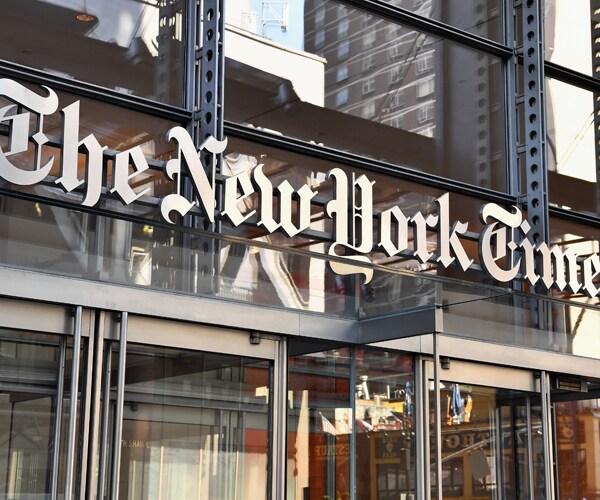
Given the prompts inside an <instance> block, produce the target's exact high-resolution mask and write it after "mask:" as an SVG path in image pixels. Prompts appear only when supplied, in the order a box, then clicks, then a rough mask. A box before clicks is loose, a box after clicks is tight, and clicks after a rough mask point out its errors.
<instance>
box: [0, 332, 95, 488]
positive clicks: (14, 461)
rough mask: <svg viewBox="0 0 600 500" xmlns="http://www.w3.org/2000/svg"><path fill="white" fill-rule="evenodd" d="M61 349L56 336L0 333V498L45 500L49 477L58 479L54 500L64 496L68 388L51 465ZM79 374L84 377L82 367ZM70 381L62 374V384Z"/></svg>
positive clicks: (68, 354)
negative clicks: (55, 457)
mask: <svg viewBox="0 0 600 500" xmlns="http://www.w3.org/2000/svg"><path fill="white" fill-rule="evenodd" d="M84 345H85V339H84ZM61 348H62V347H61V346H60V343H59V338H58V337H57V336H53V335H46V334H37V333H30V332H17V331H15V330H7V329H0V359H2V364H1V365H0V436H1V438H0V471H1V476H0V488H1V491H2V497H3V498H7V499H9V498H10V499H12V498H15V499H16V498H47V496H49V493H50V492H51V491H52V481H53V477H55V476H58V481H57V487H58V493H59V497H60V496H61V495H62V494H63V492H64V485H65V472H66V471H65V464H66V457H65V449H66V447H67V432H68V416H69V406H70V404H69V403H70V394H69V391H70V383H69V382H66V383H65V385H64V390H65V393H64V394H63V401H62V420H61V422H60V428H61V434H60V449H61V453H60V454H59V462H58V464H56V465H58V467H57V468H55V467H54V464H53V453H54V450H55V446H57V444H58V443H57V442H56V439H55V435H56V434H55V433H56V418H57V411H58V410H57V408H58V403H59V401H60V400H59V398H58V395H57V390H58V377H59V371H60V369H61V366H60V362H59V361H60V350H61ZM66 349H67V350H66V352H65V355H66V363H65V366H66V367H69V368H70V367H71V365H72V348H71V347H67V348H66ZM80 366H81V365H80ZM69 368H67V370H69ZM62 369H63V370H64V369H65V367H62ZM80 373H81V374H83V373H84V369H83V367H82V369H81V372H80ZM70 379H71V373H70V372H68V373H66V380H70ZM80 387H81V385H80ZM78 455H79V453H78ZM79 458H81V457H79ZM75 460H77V458H76V459H75Z"/></svg>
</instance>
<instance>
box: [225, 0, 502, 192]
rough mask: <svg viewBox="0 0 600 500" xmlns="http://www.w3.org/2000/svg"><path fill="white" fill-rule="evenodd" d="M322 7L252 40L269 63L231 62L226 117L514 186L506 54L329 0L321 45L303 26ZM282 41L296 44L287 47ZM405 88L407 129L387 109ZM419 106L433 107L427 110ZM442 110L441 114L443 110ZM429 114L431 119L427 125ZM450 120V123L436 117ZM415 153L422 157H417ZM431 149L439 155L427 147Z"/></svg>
mask: <svg viewBox="0 0 600 500" xmlns="http://www.w3.org/2000/svg"><path fill="white" fill-rule="evenodd" d="M232 5H234V4H232ZM292 5H295V4H294V3H293V2H292V4H290V9H292ZM315 5H316V4H315V3H314V1H313V0H307V1H306V2H305V3H304V4H303V6H297V10H296V12H297V14H298V16H297V17H292V16H291V15H290V25H289V26H288V31H287V34H286V35H285V36H284V35H282V36H281V37H279V36H278V37H277V38H274V39H273V40H268V39H266V38H258V39H255V40H253V41H252V43H253V44H256V45H257V47H258V46H260V47H261V49H264V50H267V51H269V53H270V54H272V57H271V58H269V59H268V62H269V63H268V64H267V62H265V61H266V59H265V58H264V57H261V58H258V57H257V58H255V60H246V61H244V63H245V65H239V64H236V63H235V61H233V60H229V61H228V63H227V67H226V69H225V93H226V96H227V106H225V115H226V118H227V119H228V120H231V121H233V122H237V123H242V124H246V125H251V126H253V127H256V128H263V129H266V130H269V131H274V132H275V133H280V134H283V135H286V136H292V137H295V138H299V139H303V140H306V141H316V142H318V143H322V144H323V145H325V146H328V147H332V148H335V149H339V150H343V151H350V152H353V153H358V154H362V155H365V156H368V157H373V158H376V159H380V160H384V161H389V162H391V163H394V164H397V165H402V166H406V167H409V168H414V169H416V170H419V171H424V172H430V173H433V174H436V175H444V173H443V172H446V173H447V175H446V176H447V177H450V178H453V179H456V180H460V181H463V182H467V183H471V184H475V185H478V186H482V187H486V188H490V189H495V190H498V191H504V190H505V189H506V171H507V163H508V162H507V161H506V153H505V147H506V140H505V136H506V130H507V127H506V116H505V92H504V86H505V81H504V76H503V73H504V64H503V62H502V61H501V60H500V59H498V58H496V57H494V56H489V55H486V54H484V53H481V52H478V51H476V50H473V49H470V48H467V47H465V46H461V45H458V44H455V43H454V42H451V41H448V40H439V39H437V38H434V37H432V36H427V35H425V34H424V33H421V32H419V31H416V30H413V29H408V28H403V29H401V30H396V28H398V26H399V25H398V24H396V23H392V22H390V21H388V20H387V19H383V18H379V17H377V16H375V15H367V14H366V13H364V12H362V11H361V10H359V9H354V8H350V7H348V6H346V7H345V9H344V10H345V13H344V17H343V18H340V17H336V16H337V12H338V9H337V8H334V6H336V5H337V2H336V0H326V5H328V6H330V7H328V10H327V12H328V19H327V23H326V24H325V26H324V29H325V30H326V36H325V44H324V46H322V47H316V46H315V43H314V36H313V35H312V34H311V33H306V32H305V27H308V26H313V23H312V19H313V18H314V15H315V14H314V6H315ZM290 12H291V11H290ZM330 14H331V18H330V17H329V15H330ZM346 22H349V23H350V25H351V27H352V33H353V34H352V36H346V37H338V35H337V28H338V25H339V24H340V23H343V24H345V23H346ZM392 28H393V30H392V31H394V30H395V32H396V33H397V36H395V37H394V38H393V39H391V40H387V39H386V35H385V33H388V32H389V30H390V29H392ZM380 35H381V36H380ZM388 37H389V35H388ZM364 40H366V41H368V43H367V45H369V44H371V41H373V46H371V47H370V48H368V49H365V48H364V47H363V42H364ZM274 42H276V43H274ZM248 43H250V42H248ZM281 44H284V45H285V46H287V47H289V48H292V49H294V51H284V50H282V49H281ZM248 47H250V46H248ZM249 53H250V51H249ZM270 61H273V63H270ZM373 63H374V64H373ZM370 64H373V65H370ZM363 65H364V66H363ZM344 66H347V67H348V78H347V79H345V80H343V82H342V81H340V80H339V78H338V76H337V75H338V74H339V73H338V70H339V69H340V68H342V67H344ZM363 67H364V68H365V70H367V69H366V68H367V67H368V68H369V69H368V70H367V71H369V72H372V73H370V74H369V77H370V78H375V82H374V84H371V83H368V84H367V83H365V81H364V76H363V75H362V71H361V69H362V68H363ZM256 68H260V69H261V71H260V72H257V71H256ZM435 68H443V69H444V70H443V71H436V70H435ZM340 71H342V72H343V71H345V70H340ZM250 74H251V75H252V78H249V77H248V75H250ZM342 74H345V73H342ZM425 78H426V79H425ZM363 84H364V90H365V95H363V93H362V91H363ZM345 87H349V88H350V89H353V88H354V89H355V90H351V91H350V93H349V95H348V100H347V101H346V100H345V99H341V98H340V94H339V93H340V91H341V90H342V89H343V88H345ZM357 87H358V88H357ZM282 88H285V89H286V95H288V92H289V96H290V97H288V98H286V105H285V106H281V104H280V100H281V97H280V96H281V92H282ZM371 89H373V90H371ZM399 90H402V91H403V92H404V109H405V110H406V113H405V114H404V116H403V120H402V126H401V127H394V126H391V123H392V120H391V118H392V117H391V116H389V113H390V111H391V110H392V109H393V104H394V103H393V99H394V97H393V96H394V95H395V93H396V92H397V91H399ZM343 95H345V93H344V94H343ZM248 96H251V97H252V98H251V99H249V98H248ZM371 99H375V113H374V114H372V115H368V118H366V117H363V105H365V104H366V103H365V102H364V101H370V100H371ZM341 102H344V108H343V111H341V110H340V105H341V104H340V103H341ZM421 106H429V108H428V109H427V110H421V111H419V109H420V107H421ZM432 107H433V109H431V108H432ZM442 109H443V113H442V112H436V111H438V110H442ZM423 116H431V117H432V120H431V123H430V125H428V126H427V128H424V127H423V122H422V120H423ZM419 117H421V118H419ZM442 117H443V119H444V124H445V126H444V127H442V126H440V125H441V123H438V120H441V119H442ZM395 123H396V124H399V122H398V121H395ZM421 139H426V140H425V141H424V142H422V141H421ZM409 150H410V151H411V154H409V153H408V151H409ZM416 151H421V152H422V153H423V154H421V155H417V156H419V158H418V159H417V158H415V157H414V156H413V158H412V159H410V160H409V158H408V156H409V155H412V152H416ZM433 151H435V152H436V154H435V155H429V154H428V153H429V152H433Z"/></svg>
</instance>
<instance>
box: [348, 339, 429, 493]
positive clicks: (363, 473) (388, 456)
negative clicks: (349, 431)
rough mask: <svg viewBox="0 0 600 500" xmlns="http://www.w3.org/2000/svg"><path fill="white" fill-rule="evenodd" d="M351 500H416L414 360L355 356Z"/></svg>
mask: <svg viewBox="0 0 600 500" xmlns="http://www.w3.org/2000/svg"><path fill="white" fill-rule="evenodd" d="M355 373H356V378H355V380H354V390H355V409H356V418H355V422H356V426H355V433H356V471H357V474H356V498H378V499H382V500H386V499H392V498H417V495H416V484H415V483H416V462H415V459H416V455H415V453H416V452H415V442H416V439H415V406H414V405H415V400H414V397H415V393H414V391H415V384H414V367H413V357H412V356H410V355H406V354H401V353H395V352H387V351H379V350H367V349H357V350H356V353H355Z"/></svg>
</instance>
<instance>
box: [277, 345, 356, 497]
mask: <svg viewBox="0 0 600 500" xmlns="http://www.w3.org/2000/svg"><path fill="white" fill-rule="evenodd" d="M311 348H313V349H314V351H315V352H310V351H313V349H311ZM317 349H318V347H317V346H314V347H313V346H311V345H305V346H302V345H299V346H298V348H297V349H295V348H294V347H292V350H291V353H292V354H293V355H292V356H290V358H289V373H288V390H289V393H290V396H289V397H290V403H289V404H290V407H289V409H288V422H287V432H288V443H287V449H288V463H287V498H288V500H292V499H293V500H307V499H309V500H317V499H319V500H320V499H323V498H332V499H343V500H346V499H349V498H350V490H349V488H350V456H351V455H350V453H351V452H350V433H351V432H352V407H351V404H350V349H348V348H339V349H332V350H327V351H317ZM297 350H300V351H309V352H305V353H304V354H300V353H298V354H296V353H295V352H294V351H297Z"/></svg>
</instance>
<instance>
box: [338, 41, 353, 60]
mask: <svg viewBox="0 0 600 500" xmlns="http://www.w3.org/2000/svg"><path fill="white" fill-rule="evenodd" d="M349 52H350V42H349V41H348V40H342V41H340V42H339V44H338V48H337V56H338V59H345V58H346V57H348V53H349Z"/></svg>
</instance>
